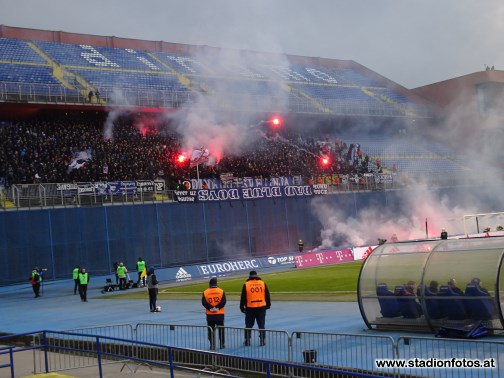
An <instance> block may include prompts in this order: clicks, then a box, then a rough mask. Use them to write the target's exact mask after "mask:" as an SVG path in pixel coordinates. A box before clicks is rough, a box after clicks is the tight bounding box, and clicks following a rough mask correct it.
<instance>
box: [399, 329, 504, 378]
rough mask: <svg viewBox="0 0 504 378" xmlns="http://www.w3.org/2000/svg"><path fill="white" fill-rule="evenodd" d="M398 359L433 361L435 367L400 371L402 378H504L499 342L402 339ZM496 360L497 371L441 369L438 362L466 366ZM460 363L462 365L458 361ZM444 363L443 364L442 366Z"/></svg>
mask: <svg viewBox="0 0 504 378" xmlns="http://www.w3.org/2000/svg"><path fill="white" fill-rule="evenodd" d="M396 346H397V357H396V358H398V359H401V360H415V359H422V360H429V361H430V362H429V363H430V364H434V366H435V367H426V366H425V367H415V368H400V369H398V374H404V375H408V374H414V375H419V376H429V377H434V378H436V377H459V376H460V377H479V378H486V377H503V376H504V343H501V342H495V341H479V340H461V339H441V338H428V337H406V336H401V337H399V338H398V340H397V343H396ZM464 358H465V359H471V360H473V359H478V360H481V361H483V360H487V359H494V363H495V368H485V369H471V368H468V367H462V366H460V367H457V365H454V367H453V368H446V367H443V368H439V367H437V366H438V365H437V363H438V361H441V360H448V363H449V364H451V363H453V364H459V363H460V364H463V363H464V362H463V359H464ZM455 359H459V360H458V362H456V361H454V360H455ZM439 363H441V362H439Z"/></svg>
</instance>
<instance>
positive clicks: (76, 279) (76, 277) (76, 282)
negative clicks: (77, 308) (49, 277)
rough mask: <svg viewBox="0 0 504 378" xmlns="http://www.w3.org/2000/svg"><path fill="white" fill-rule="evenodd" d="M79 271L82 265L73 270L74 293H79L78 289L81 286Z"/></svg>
mask: <svg viewBox="0 0 504 378" xmlns="http://www.w3.org/2000/svg"><path fill="white" fill-rule="evenodd" d="M79 273H80V266H76V267H75V268H74V269H73V271H72V278H73V280H74V295H76V294H77V289H78V288H79Z"/></svg>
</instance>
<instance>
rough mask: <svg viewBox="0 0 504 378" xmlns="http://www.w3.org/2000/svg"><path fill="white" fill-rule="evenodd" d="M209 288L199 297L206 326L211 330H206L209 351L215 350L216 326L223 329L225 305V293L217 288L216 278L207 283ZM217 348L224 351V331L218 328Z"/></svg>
mask: <svg viewBox="0 0 504 378" xmlns="http://www.w3.org/2000/svg"><path fill="white" fill-rule="evenodd" d="M208 285H209V287H208V289H206V290H205V291H204V292H203V296H202V297H201V304H202V305H203V307H205V309H206V311H205V313H206V319H207V325H208V326H209V327H210V328H211V329H212V331H213V332H212V331H211V330H210V329H209V330H208V340H209V341H210V349H212V350H213V349H215V339H214V337H213V335H215V329H216V326H221V327H224V306H225V305H226V293H224V290H222V289H221V288H219V287H217V277H212V278H210V281H209V283H208ZM219 347H220V349H224V348H225V347H226V346H225V337H224V329H223V328H219Z"/></svg>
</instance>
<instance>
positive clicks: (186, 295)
mask: <svg viewBox="0 0 504 378" xmlns="http://www.w3.org/2000/svg"><path fill="white" fill-rule="evenodd" d="M361 265H362V262H360V261H359V262H352V263H346V264H338V265H329V266H324V267H316V268H309V269H290V270H288V271H285V272H277V273H270V274H260V273H261V272H259V275H260V276H261V278H262V279H263V280H264V282H266V284H267V285H268V288H269V290H270V293H271V298H272V300H275V301H282V300H283V301H326V302H329V301H332V302H352V301H356V300H357V279H358V276H359V270H360V268H361ZM246 278H247V274H245V275H244V276H243V277H240V278H230V279H220V280H219V287H221V288H222V289H224V291H225V292H226V296H227V298H228V300H238V299H239V298H240V293H241V289H242V286H243V283H244V282H245V280H246ZM207 287H208V282H206V281H205V282H202V283H197V284H194V283H191V284H188V285H181V286H172V287H165V286H163V285H161V287H160V289H159V295H158V298H159V299H191V300H194V299H199V298H201V294H202V293H203V290H205V289H206V288H207ZM107 298H117V299H119V298H120V299H124V298H131V299H135V298H137V299H140V298H141V299H145V298H147V293H146V291H132V292H130V293H124V294H119V295H113V296H110V297H107Z"/></svg>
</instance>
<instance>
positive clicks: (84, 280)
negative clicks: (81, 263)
mask: <svg viewBox="0 0 504 378" xmlns="http://www.w3.org/2000/svg"><path fill="white" fill-rule="evenodd" d="M88 283H89V273H88V272H86V268H82V269H81V272H80V273H79V294H80V297H81V302H87V286H88Z"/></svg>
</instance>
